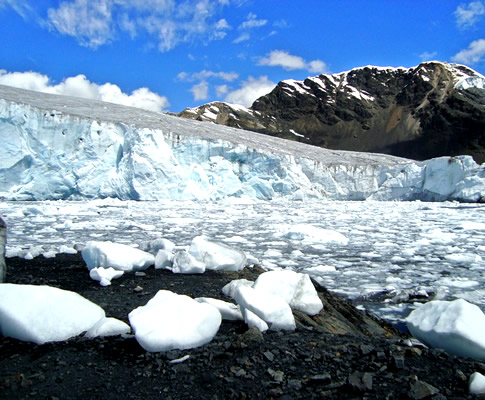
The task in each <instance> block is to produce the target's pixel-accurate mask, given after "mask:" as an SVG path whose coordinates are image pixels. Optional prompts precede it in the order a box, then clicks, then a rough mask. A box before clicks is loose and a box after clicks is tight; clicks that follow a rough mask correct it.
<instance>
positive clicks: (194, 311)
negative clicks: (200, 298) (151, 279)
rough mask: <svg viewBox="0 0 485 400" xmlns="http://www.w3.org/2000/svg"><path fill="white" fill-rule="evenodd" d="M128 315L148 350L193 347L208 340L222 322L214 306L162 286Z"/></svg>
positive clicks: (135, 331)
mask: <svg viewBox="0 0 485 400" xmlns="http://www.w3.org/2000/svg"><path fill="white" fill-rule="evenodd" d="M128 318H129V320H130V325H131V327H132V328H133V331H134V333H135V338H136V340H137V341H138V343H139V344H140V345H141V346H142V347H143V348H144V349H145V350H147V351H150V352H157V351H169V350H173V349H179V350H184V349H191V348H194V347H198V346H202V345H204V344H206V343H209V342H210V341H211V340H212V338H213V337H214V336H215V335H216V333H217V331H218V330H219V326H220V325H221V313H220V312H219V311H218V309H217V308H215V307H214V306H212V305H210V304H207V303H199V302H197V301H195V300H194V299H192V298H190V297H188V296H185V295H178V294H176V293H173V292H170V291H168V290H160V291H158V293H157V294H156V295H155V297H153V298H152V299H151V300H149V301H148V303H147V304H146V305H144V306H141V307H138V308H136V309H135V310H133V311H132V312H131V313H130V314H129V315H128Z"/></svg>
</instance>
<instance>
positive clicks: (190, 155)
mask: <svg viewBox="0 0 485 400" xmlns="http://www.w3.org/2000/svg"><path fill="white" fill-rule="evenodd" d="M0 137H1V138H2V146H1V147H0V197H1V198H4V199H8V200H45V199H72V200H75V199H79V200H82V199H90V198H105V197H116V198H120V199H135V200H157V199H173V200H216V199H220V198H224V197H228V196H236V197H242V196H247V197H250V198H253V199H266V200H269V199H272V198H275V197H281V196H286V197H288V198H291V199H304V198H305V197H317V198H327V199H335V200H364V199H377V200H416V199H420V200H431V201H442V200H459V201H472V202H476V201H482V198H483V196H484V194H485V167H483V166H479V165H477V164H476V163H475V162H474V161H473V159H472V158H471V157H467V156H460V157H453V158H450V157H441V158H438V159H433V160H429V161H424V162H416V161H411V160H407V159H403V158H397V157H393V156H387V155H379V154H370V153H356V152H348V151H332V150H327V149H323V148H319V147H315V146H310V145H306V144H303V143H298V142H294V141H288V140H284V139H279V138H275V137H270V136H265V135H261V134H257V133H254V132H249V131H244V130H240V129H234V128H229V127H225V126H220V125H215V124H208V123H201V122H198V121H190V120H185V119H181V118H177V117H174V116H170V115H165V114H159V113H153V112H148V111H144V110H139V109H135V108H130V107H124V106H119V105H114V104H110V103H102V102H97V101H92V100H84V99H78V98H72V97H64V96H56V95H48V94H42V93H37V92H32V91H26V90H22V89H15V88H11V87H6V86H0Z"/></svg>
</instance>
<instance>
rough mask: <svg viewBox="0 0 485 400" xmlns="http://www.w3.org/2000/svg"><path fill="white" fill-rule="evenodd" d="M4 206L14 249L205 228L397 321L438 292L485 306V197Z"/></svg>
mask: <svg viewBox="0 0 485 400" xmlns="http://www.w3.org/2000/svg"><path fill="white" fill-rule="evenodd" d="M0 214H1V215H2V216H3V217H4V218H5V219H6V222H7V225H8V244H7V256H14V255H21V256H25V254H27V253H29V252H30V253H32V254H33V255H35V254H39V253H41V254H42V253H47V252H49V251H51V252H52V251H54V252H59V250H60V248H61V246H63V245H64V246H67V247H73V246H74V245H75V244H85V243H86V242H87V241H88V240H111V241H114V242H119V243H125V244H131V245H138V244H140V243H141V242H143V241H147V240H151V239H156V238H160V237H165V238H168V239H170V240H172V241H174V242H175V243H176V244H177V245H181V246H183V245H188V244H190V241H191V239H192V238H193V237H195V236H197V235H201V234H204V235H207V236H209V237H210V238H212V239H215V240H219V241H223V242H225V243H227V244H229V245H232V246H236V247H238V248H240V249H242V250H244V251H245V252H246V253H247V254H249V255H251V256H253V257H256V258H257V259H258V260H259V262H260V263H261V264H262V265H263V266H264V267H265V268H266V269H278V268H292V269H295V270H297V271H305V272H309V273H311V274H312V275H313V276H314V277H315V279H317V280H318V281H320V282H321V283H322V284H323V285H325V286H326V287H327V288H329V289H331V290H332V291H334V292H337V293H340V294H343V295H344V296H346V297H348V298H351V299H354V300H355V301H356V303H357V304H360V305H361V306H363V307H367V308H369V309H371V310H372V311H373V312H375V313H376V314H378V315H379V316H381V317H384V318H386V319H389V320H391V321H399V320H400V319H402V318H403V317H404V316H406V315H407V314H408V313H409V311H410V309H412V308H413V307H414V304H413V303H414V301H415V300H416V299H417V298H420V297H423V296H424V298H425V299H426V295H431V294H433V296H434V298H438V299H453V298H464V299H466V300H468V301H470V302H472V303H475V304H477V305H479V306H480V307H481V308H482V310H485V268H484V266H485V261H484V260H485V205H477V204H459V203H422V202H370V201H365V202H338V201H331V202H330V201H329V202H324V201H305V202H293V201H287V200H285V201H283V200H280V201H271V202H253V201H247V202H244V201H241V200H232V201H223V202H212V203H200V202H173V201H162V202H131V201H123V202H122V201H117V200H111V199H109V200H93V201H84V202H64V201H52V202H0ZM296 225H298V226H300V228H302V229H303V231H305V228H309V227H310V226H311V227H316V228H322V229H326V230H329V231H330V232H327V233H328V236H327V237H326V238H325V237H323V238H322V237H321V236H318V235H317V236H315V235H313V236H312V235H305V234H302V235H296V237H295V235H293V236H291V237H292V239H290V238H288V237H287V236H288V235H284V232H287V231H288V230H290V231H291V227H292V226H296ZM339 234H341V235H343V236H344V237H345V238H347V239H348V242H347V243H345V241H342V240H341V239H342V238H341V236H340V235H339ZM333 239H336V240H335V241H333ZM47 254H48V253H47ZM316 267H318V268H316ZM86 279H89V277H88V274H87V273H86Z"/></svg>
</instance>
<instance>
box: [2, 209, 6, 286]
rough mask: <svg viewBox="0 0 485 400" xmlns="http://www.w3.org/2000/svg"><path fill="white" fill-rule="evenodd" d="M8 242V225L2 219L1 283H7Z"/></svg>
mask: <svg viewBox="0 0 485 400" xmlns="http://www.w3.org/2000/svg"><path fill="white" fill-rule="evenodd" d="M6 240H7V225H6V224H5V222H4V220H3V219H2V218H1V217H0V283H3V282H5V279H6V276H7V266H6V265H5V243H6Z"/></svg>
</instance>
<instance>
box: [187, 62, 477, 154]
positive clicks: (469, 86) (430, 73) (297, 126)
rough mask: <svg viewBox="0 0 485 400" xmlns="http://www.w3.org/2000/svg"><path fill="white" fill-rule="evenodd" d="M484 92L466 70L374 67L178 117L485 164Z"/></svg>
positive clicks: (332, 144)
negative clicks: (247, 103) (464, 157)
mask: <svg viewBox="0 0 485 400" xmlns="http://www.w3.org/2000/svg"><path fill="white" fill-rule="evenodd" d="M484 87H485V77H484V76H483V75H481V74H479V73H478V72H476V71H474V70H473V69H471V68H469V67H467V66H465V65H460V64H454V63H446V62H441V61H427V62H423V63H421V64H419V65H417V66H415V67H411V68H404V67H378V66H371V65H368V66H363V67H358V68H353V69H351V70H348V71H343V72H339V73H335V74H321V75H317V76H311V77H308V78H306V79H304V80H294V79H286V80H284V81H281V82H279V83H278V85H276V87H275V88H274V89H273V91H272V92H271V93H268V94H267V95H265V96H262V97H260V98H259V99H257V100H256V101H255V102H254V103H253V105H252V106H251V107H250V108H245V107H242V106H234V105H230V104H227V103H210V104H208V105H202V106H200V107H197V108H194V109H190V111H187V110H185V111H184V112H182V113H180V114H178V115H179V116H181V117H185V118H190V119H199V120H202V121H211V122H215V123H217V124H223V125H228V126H232V127H236V128H243V129H248V130H253V131H256V132H260V133H265V134H269V135H272V136H277V137H282V138H286V139H291V140H296V141H301V142H305V143H309V144H313V145H317V146H321V147H325V148H329V149H334V150H352V151H363V152H374V153H376V152H377V153H385V154H390V155H396V156H401V157H406V158H412V159H420V160H422V159H427V158H432V157H438V156H444V155H460V154H468V155H472V156H473V157H474V158H475V160H476V161H478V162H484V161H485V143H482V142H483V138H481V133H483V132H485V110H484V107H483V105H484V104H485V91H483V90H480V89H483V88H484ZM217 109H219V111H217Z"/></svg>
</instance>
